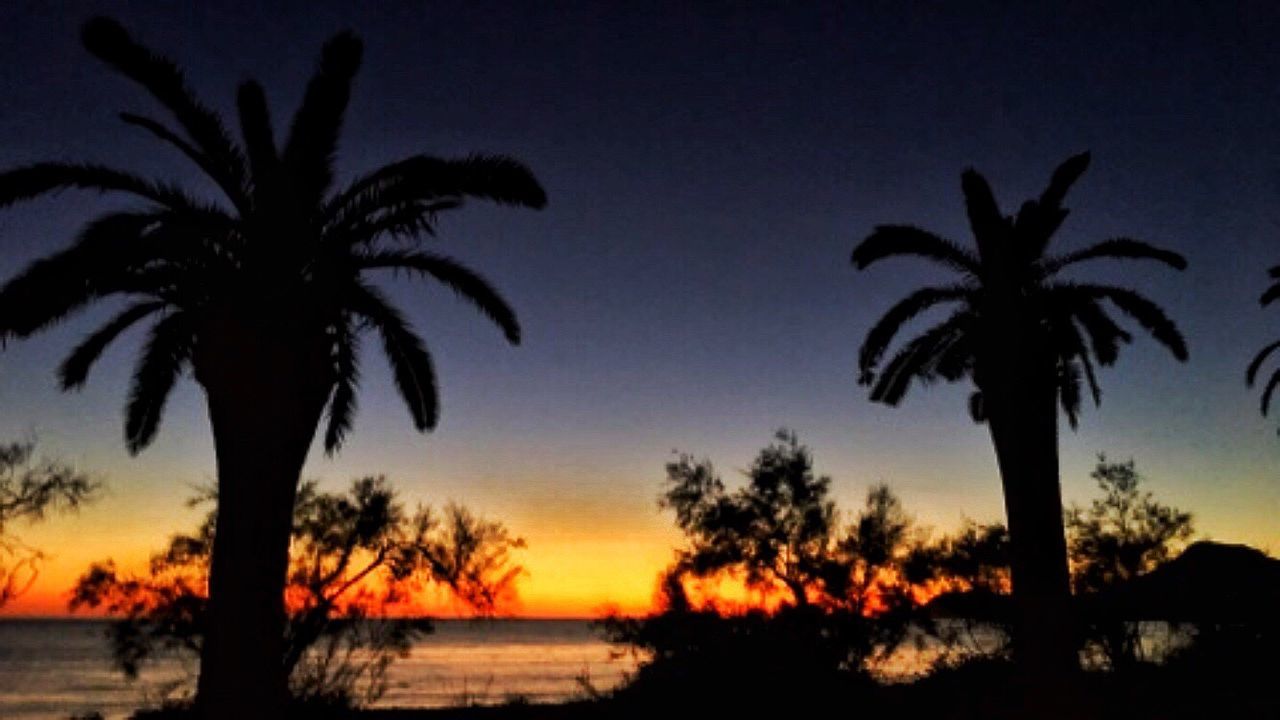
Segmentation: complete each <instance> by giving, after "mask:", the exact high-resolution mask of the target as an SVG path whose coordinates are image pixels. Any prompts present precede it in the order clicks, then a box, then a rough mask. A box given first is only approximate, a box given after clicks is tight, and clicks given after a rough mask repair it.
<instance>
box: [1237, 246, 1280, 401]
mask: <svg viewBox="0 0 1280 720" xmlns="http://www.w3.org/2000/svg"><path fill="white" fill-rule="evenodd" d="M1267 274H1268V275H1270V276H1271V280H1272V281H1273V282H1272V283H1271V287H1269V288H1267V290H1266V292H1264V293H1262V297H1261V298H1259V299H1258V302H1259V304H1261V305H1262V307H1266V306H1268V305H1270V304H1271V303H1272V301H1274V300H1275V299H1276V298H1280V265H1276V266H1275V267H1273V268H1271V269H1270V270H1268V271H1267ZM1277 348H1280V340H1277V341H1275V342H1273V343H1271V344H1269V345H1267V346H1265V347H1263V348H1262V349H1261V350H1259V351H1258V354H1257V355H1255V356H1254V358H1253V361H1252V362H1250V363H1249V369H1248V370H1247V371H1246V372H1245V382H1246V384H1248V385H1249V387H1253V383H1254V382H1255V381H1257V379H1258V371H1259V370H1261V369H1262V364H1263V363H1264V362H1266V360H1267V358H1268V357H1270V355H1271V353H1273V352H1275V351H1276V349H1277ZM1277 387H1280V368H1276V369H1275V370H1274V371H1272V373H1271V376H1270V377H1269V378H1268V379H1267V384H1266V385H1265V386H1263V388H1262V415H1263V417H1266V415H1267V413H1268V412H1270V411H1271V396H1272V394H1274V393H1275V391H1276V388H1277Z"/></svg>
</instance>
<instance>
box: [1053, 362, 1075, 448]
mask: <svg viewBox="0 0 1280 720" xmlns="http://www.w3.org/2000/svg"><path fill="white" fill-rule="evenodd" d="M1058 402H1059V404H1061V405H1062V412H1063V413H1065V414H1066V416H1067V424H1068V425H1070V426H1071V429H1072V430H1075V429H1076V428H1078V427H1079V426H1080V371H1079V369H1078V368H1076V366H1075V363H1073V362H1072V361H1071V360H1069V359H1064V360H1061V361H1060V362H1059V363H1058Z"/></svg>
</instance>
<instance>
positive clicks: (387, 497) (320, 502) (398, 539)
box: [71, 477, 523, 712]
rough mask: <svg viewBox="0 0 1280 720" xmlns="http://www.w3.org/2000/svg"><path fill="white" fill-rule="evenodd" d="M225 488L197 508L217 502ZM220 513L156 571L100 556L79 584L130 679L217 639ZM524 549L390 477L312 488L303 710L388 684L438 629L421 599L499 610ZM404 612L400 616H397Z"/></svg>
mask: <svg viewBox="0 0 1280 720" xmlns="http://www.w3.org/2000/svg"><path fill="white" fill-rule="evenodd" d="M216 499H217V498H216V495H215V494H213V493H212V492H210V493H206V494H203V495H201V496H199V497H197V498H195V499H193V501H192V502H193V504H213V503H215V501H216ZM216 515H217V513H216V509H215V510H210V512H209V513H208V515H207V516H206V517H205V519H204V521H203V522H202V523H201V524H200V526H199V527H198V528H197V529H196V530H195V532H193V533H190V534H179V535H175V536H173V537H172V538H171V539H170V541H169V544H168V545H167V546H166V547H165V548H164V549H163V550H161V551H159V552H157V553H155V554H154V555H153V556H152V558H151V563H150V567H149V568H148V571H147V572H146V573H145V574H143V575H134V574H130V573H126V572H123V571H121V570H120V569H119V568H117V567H116V565H115V563H114V562H112V561H110V560H107V561H104V562H100V563H95V564H94V565H93V566H92V567H91V568H90V569H89V570H88V571H87V572H85V573H84V575H82V576H81V577H80V579H79V581H78V582H77V584H76V587H75V589H74V591H73V595H72V599H71V608H72V609H73V610H75V609H81V608H100V609H103V610H105V611H106V612H107V613H108V614H109V615H111V616H113V617H117V618H118V619H117V620H116V622H114V623H113V624H112V626H111V630H110V640H111V647H112V655H113V657H114V659H115V663H116V666H117V667H118V669H119V670H120V671H121V672H122V673H123V674H124V675H125V676H126V677H128V678H130V679H133V678H136V677H137V675H138V671H139V669H140V668H141V667H142V665H144V664H145V663H146V662H148V661H149V660H152V659H155V658H156V657H157V656H161V655H169V656H172V655H174V654H178V655H184V654H185V655H189V656H190V657H191V659H195V658H197V657H199V654H200V648H201V646H202V645H203V643H204V639H205V637H206V629H207V622H208V619H207V618H208V606H209V599H208V595H207V587H208V576H209V564H210V558H209V556H210V553H211V551H212V547H213V541H214V534H215V531H216V527H217V520H216ZM521 547H523V542H522V541H521V540H520V539H519V538H514V537H512V536H511V535H510V534H509V533H508V531H507V530H506V528H505V527H504V526H503V525H502V524H501V523H498V522H494V521H489V520H484V519H483V518H479V517H476V516H475V515H473V514H472V513H471V512H469V511H468V510H467V509H466V508H463V507H461V506H458V505H453V504H450V505H447V506H446V507H445V509H444V511H443V512H439V513H438V512H434V511H433V510H432V509H430V508H426V507H419V508H417V509H416V510H415V511H413V512H408V511H407V510H406V509H405V508H404V507H403V505H402V504H401V503H400V502H398V501H397V500H396V495H395V492H394V491H393V490H392V489H391V487H390V486H389V485H388V484H387V482H386V480H385V479H384V478H382V477H366V478H361V479H359V480H356V481H354V482H353V483H352V485H351V487H350V489H349V490H348V491H347V492H345V493H324V492H320V491H318V490H317V489H316V486H315V484H314V483H312V482H307V483H304V484H303V485H302V488H301V489H300V490H299V493H298V502H297V504H296V505H295V508H294V517H293V537H292V546H291V551H290V558H289V560H290V561H289V577H288V584H287V585H286V586H285V596H286V598H287V602H286V607H287V608H288V611H289V613H288V623H287V624H286V626H285V630H284V638H283V643H282V645H283V647H284V652H283V654H282V656H281V658H280V662H281V664H282V666H283V667H284V668H285V671H286V673H287V676H288V678H289V690H290V697H291V698H292V705H293V706H294V707H295V708H304V709H306V710H308V711H313V712H319V711H324V712H334V711H336V710H339V709H342V708H350V707H355V706H360V705H365V704H368V703H369V702H372V701H374V700H376V699H377V698H378V697H380V696H381V695H382V693H383V692H385V690H386V674H387V669H388V667H389V666H390V665H391V663H392V662H394V660H395V659H396V658H397V657H400V656H403V655H405V654H407V653H408V651H409V649H410V647H411V645H412V643H413V641H414V640H415V639H417V638H419V637H421V636H422V635H424V634H426V633H429V632H431V629H432V626H431V622H430V621H429V620H428V619H425V618H422V617H418V616H415V615H412V614H410V615H408V616H405V613H412V612H413V611H414V605H413V604H412V603H411V602H410V601H411V599H412V598H413V596H415V595H420V594H421V593H423V592H430V591H432V590H443V591H445V592H447V593H448V594H450V595H451V596H452V597H454V598H456V599H457V600H458V601H459V602H460V603H462V604H463V605H465V606H466V607H468V608H470V609H471V610H472V611H474V612H478V613H483V614H490V613H493V612H494V611H496V610H498V609H500V608H501V607H503V606H505V604H506V603H507V602H508V601H510V600H511V599H512V598H513V596H514V593H515V591H516V587H515V583H516V580H517V579H518V577H519V575H520V573H521V568H520V566H519V565H516V564H515V563H514V562H513V558H512V556H511V553H512V551H513V550H516V549H518V548H521ZM397 611H398V612H397ZM190 681H191V678H188V679H187V680H185V681H179V682H177V683H175V684H174V685H173V686H171V687H167V688H163V694H164V695H165V696H166V697H167V699H168V705H170V706H171V707H173V708H175V709H176V708H181V707H185V706H187V705H189V704H190V701H191V699H192V698H191V691H192V689H193V687H192V683H191V682H190Z"/></svg>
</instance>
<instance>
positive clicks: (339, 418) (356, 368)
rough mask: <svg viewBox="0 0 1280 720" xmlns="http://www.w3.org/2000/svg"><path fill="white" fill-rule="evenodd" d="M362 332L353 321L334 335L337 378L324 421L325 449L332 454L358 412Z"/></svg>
mask: <svg viewBox="0 0 1280 720" xmlns="http://www.w3.org/2000/svg"><path fill="white" fill-rule="evenodd" d="M359 359H360V335H359V334H358V333H356V332H354V331H353V328H352V327H351V323H350V321H346V322H344V323H342V324H341V327H340V328H339V330H338V333H337V335H336V337H335V338H334V355H333V368H334V374H335V376H336V377H337V379H336V381H335V383H334V388H333V396H332V397H331V398H330V399H329V408H328V413H327V417H326V423H325V432H324V451H325V454H327V455H333V454H334V453H336V452H337V451H338V450H339V449H341V448H342V443H343V442H344V441H345V440H346V438H347V434H348V433H350V432H351V426H352V424H353V423H354V422H355V415H356V390H357V388H358V386H359V384H360V365H359Z"/></svg>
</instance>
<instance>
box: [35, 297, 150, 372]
mask: <svg viewBox="0 0 1280 720" xmlns="http://www.w3.org/2000/svg"><path fill="white" fill-rule="evenodd" d="M164 307H165V303H163V302H157V301H150V302H140V303H136V304H134V305H131V306H129V307H128V308H126V309H125V310H124V311H122V312H121V313H119V314H118V315H116V316H115V317H114V318H112V319H111V320H110V321H108V322H107V324H105V325H103V326H102V327H100V328H98V329H97V330H96V331H94V332H93V334H91V335H89V337H87V338H85V339H84V341H83V342H81V343H80V344H79V345H77V346H76V348H75V349H74V350H72V351H71V354H70V355H68V356H67V358H66V359H65V360H63V361H62V365H61V366H59V368H58V379H59V381H60V382H61V384H62V389H63V390H71V389H73V388H79V387H82V386H83V385H84V382H85V379H86V378H88V376H89V368H91V367H92V366H93V364H94V363H95V362H97V360H98V357H99V356H101V355H102V351H103V350H106V349H107V346H108V345H110V344H111V343H112V342H113V341H114V340H115V339H116V338H117V337H119V336H120V333H122V332H124V331H125V330H128V329H129V328H130V327H132V326H133V324H134V323H136V322H138V321H139V320H142V319H143V318H145V317H147V316H148V315H150V314H152V313H154V312H158V311H160V310H162V309H164Z"/></svg>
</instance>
